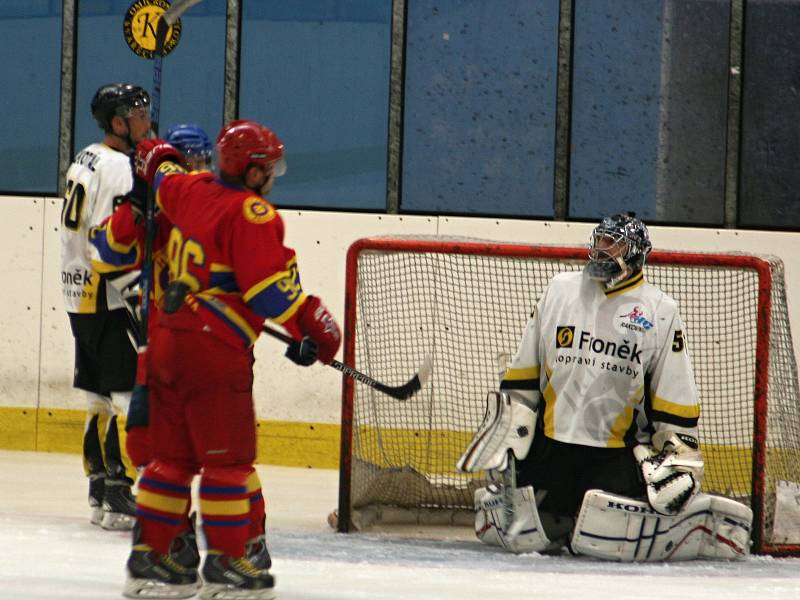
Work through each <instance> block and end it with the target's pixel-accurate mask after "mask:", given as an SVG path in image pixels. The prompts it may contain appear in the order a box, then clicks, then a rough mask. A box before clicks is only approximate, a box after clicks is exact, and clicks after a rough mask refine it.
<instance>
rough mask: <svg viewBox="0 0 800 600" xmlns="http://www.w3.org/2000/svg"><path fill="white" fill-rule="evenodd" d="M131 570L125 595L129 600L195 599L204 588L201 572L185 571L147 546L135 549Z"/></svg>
mask: <svg viewBox="0 0 800 600" xmlns="http://www.w3.org/2000/svg"><path fill="white" fill-rule="evenodd" d="M127 566H128V578H127V579H126V580H125V588H124V590H123V591H122V595H123V596H125V597H126V598H191V597H192V596H194V595H195V594H196V593H197V590H198V589H199V588H200V585H201V583H200V580H199V579H198V577H197V569H190V568H186V567H183V566H181V565H180V564H178V563H177V562H176V561H175V560H174V559H173V558H172V557H171V556H170V555H169V554H159V553H158V552H156V551H155V550H153V549H152V548H150V546H147V545H144V544H140V545H136V546H134V547H133V550H132V551H131V555H130V557H128V565H127Z"/></svg>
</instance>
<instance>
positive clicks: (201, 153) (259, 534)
mask: <svg viewBox="0 0 800 600" xmlns="http://www.w3.org/2000/svg"><path fill="white" fill-rule="evenodd" d="M165 139H166V141H167V142H169V143H170V144H171V145H172V146H174V147H175V148H176V149H177V150H178V151H179V152H180V153H181V155H182V156H183V159H184V166H185V167H186V168H187V169H189V170H191V171H210V169H211V154H212V148H213V146H212V144H211V142H210V141H209V139H208V134H206V132H205V131H204V130H203V129H202V128H201V127H200V126H199V125H195V124H179V125H174V126H172V127H170V128H169V129H168V130H167V133H166V135H165ZM137 181H138V182H141V181H142V180H141V179H138V178H137ZM143 192H144V193H143ZM145 197H146V190H144V189H142V186H137V187H136V189H135V191H133V192H131V194H129V195H128V196H127V197H126V198H125V199H124V201H123V202H122V203H121V204H120V205H119V206H118V207H117V208H116V210H115V211H114V212H113V213H112V215H111V216H110V217H108V218H107V219H106V221H104V222H103V223H102V225H101V226H99V227H96V228H94V229H93V231H92V235H91V236H90V238H91V250H92V258H93V261H92V262H93V265H95V267H96V268H97V269H98V271H99V272H107V271H119V270H123V271H129V270H134V269H136V270H138V269H141V266H142V265H141V260H142V255H143V252H144V235H145V228H144V219H143V213H144V202H145ZM170 227H171V225H170V223H169V222H168V221H167V220H166V219H165V217H164V215H163V214H158V215H157V216H156V232H157V233H156V238H155V240H154V244H153V263H154V268H153V278H154V282H153V286H152V288H151V289H152V296H151V303H150V319H149V323H150V325H151V326H152V324H153V323H154V322H155V320H156V317H155V315H156V314H157V311H158V310H159V306H160V305H161V304H162V302H163V298H164V292H165V289H166V287H167V285H168V276H167V274H168V269H167V264H166V252H165V250H166V242H167V239H168V235H169V231H170ZM141 383H143V382H141ZM148 400H149V399H148V397H147V388H146V386H137V387H136V388H135V389H134V393H133V398H132V399H131V404H130V407H131V408H130V411H129V413H128V418H127V422H126V426H125V429H126V432H127V435H126V438H125V443H126V448H127V451H128V455H129V456H130V457H131V460H132V461H133V464H135V465H137V466H138V467H140V468H144V467H145V466H146V465H147V464H148V463H149V462H150V459H151V458H152V445H151V442H150V428H149V427H148V414H149V401H148ZM247 493H248V496H249V498H250V504H251V506H250V532H249V535H248V540H247V544H246V546H245V551H246V557H247V559H248V560H249V561H250V562H251V563H253V565H255V566H256V567H258V568H262V569H269V567H270V566H271V564H272V559H271V557H270V555H269V549H268V547H267V543H266V511H265V505H264V497H263V494H262V490H261V481H260V479H259V476H258V473H257V472H256V471H253V472H252V473H251V475H250V477H249V478H248V480H247ZM188 511H189V506H188V505H187V515H186V520H185V526H184V528H183V529H182V530H181V531H180V532H179V534H178V535H177V537H176V538H175V539H174V540H173V542H172V544H171V546H170V556H172V557H173V558H174V559H175V560H176V561H177V562H178V563H179V564H181V565H183V566H188V567H194V568H196V567H197V565H198V563H199V553H198V550H197V539H196V534H195V529H194V520H193V519H192V518H191V517H190V516H189V514H188Z"/></svg>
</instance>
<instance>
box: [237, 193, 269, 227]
mask: <svg viewBox="0 0 800 600" xmlns="http://www.w3.org/2000/svg"><path fill="white" fill-rule="evenodd" d="M242 212H243V213H244V218H245V219H247V220H248V221H250V222H251V223H254V224H256V225H261V224H262V223H267V222H269V221H271V220H272V219H273V218H275V208H274V207H273V206H272V205H271V204H270V203H269V202H267V201H266V200H264V199H263V198H258V197H257V196H250V197H249V198H248V199H247V200H245V201H244V204H242Z"/></svg>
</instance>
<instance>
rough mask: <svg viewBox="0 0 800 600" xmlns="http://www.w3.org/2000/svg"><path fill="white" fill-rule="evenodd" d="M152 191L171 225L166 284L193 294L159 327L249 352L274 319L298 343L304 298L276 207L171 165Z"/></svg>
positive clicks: (208, 176)
mask: <svg viewBox="0 0 800 600" xmlns="http://www.w3.org/2000/svg"><path fill="white" fill-rule="evenodd" d="M154 185H155V187H156V202H157V204H158V206H159V208H160V210H161V214H162V215H163V216H164V217H165V218H166V220H167V221H168V222H169V223H170V224H171V229H170V230H169V236H168V239H167V241H166V260H167V264H168V267H169V280H170V281H175V280H179V281H181V282H183V283H185V284H187V285H188V286H189V290H190V293H189V294H188V295H187V297H186V300H185V302H184V304H183V306H182V307H181V308H180V310H178V312H176V313H173V314H171V315H167V314H164V313H163V312H160V313H159V316H158V319H159V321H158V324H159V325H162V326H165V327H169V328H173V329H187V328H188V329H203V330H206V331H208V330H210V331H212V332H213V333H214V334H216V335H218V336H219V337H220V338H222V339H223V340H225V341H227V342H229V343H231V344H234V345H244V346H245V347H249V346H251V345H252V344H254V343H255V341H256V339H257V338H258V335H259V333H260V331H261V327H262V325H263V322H264V320H265V319H270V320H272V321H273V322H275V323H278V324H281V325H283V326H284V327H285V328H286V329H287V330H288V331H289V332H290V333H291V334H292V335H293V336H295V337H300V335H299V331H298V330H297V327H296V325H295V324H294V320H293V317H294V316H295V314H296V312H297V310H298V309H299V308H300V306H302V304H303V303H304V302H305V301H306V294H305V293H304V292H303V288H302V286H301V284H300V275H299V273H298V270H297V257H296V255H295V252H294V250H292V249H291V248H287V247H286V246H284V245H283V238H284V225H283V220H282V219H281V217H280V215H279V214H278V212H277V211H276V210H275V208H274V207H273V206H272V205H271V204H270V203H269V202H267V201H266V200H265V199H264V198H262V197H261V196H258V195H256V194H255V193H253V192H252V191H250V190H247V189H245V188H243V187H238V186H233V185H229V184H227V183H224V182H222V181H221V180H220V179H218V178H217V177H216V176H214V175H213V174H211V173H207V172H200V173H184V172H183V171H182V169H180V167H177V166H176V165H174V164H173V163H170V162H166V163H164V164H162V165H161V166H160V167H159V170H158V174H157V175H156V178H155V182H154Z"/></svg>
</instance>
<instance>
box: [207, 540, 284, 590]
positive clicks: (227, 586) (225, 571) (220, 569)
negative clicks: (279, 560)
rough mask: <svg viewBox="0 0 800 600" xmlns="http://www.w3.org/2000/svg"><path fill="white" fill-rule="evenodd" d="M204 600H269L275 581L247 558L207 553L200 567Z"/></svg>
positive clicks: (211, 551)
mask: <svg viewBox="0 0 800 600" xmlns="http://www.w3.org/2000/svg"><path fill="white" fill-rule="evenodd" d="M203 580H204V581H205V584H204V585H203V590H202V591H201V592H200V598H202V599H203V600H272V598H275V579H274V578H273V577H272V575H270V574H269V571H267V570H266V569H257V568H256V567H254V566H253V564H252V563H251V562H250V561H249V560H247V559H246V558H234V557H232V556H228V555H226V554H222V553H221V552H219V551H217V550H209V552H208V556H206V561H205V563H204V564H203Z"/></svg>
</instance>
